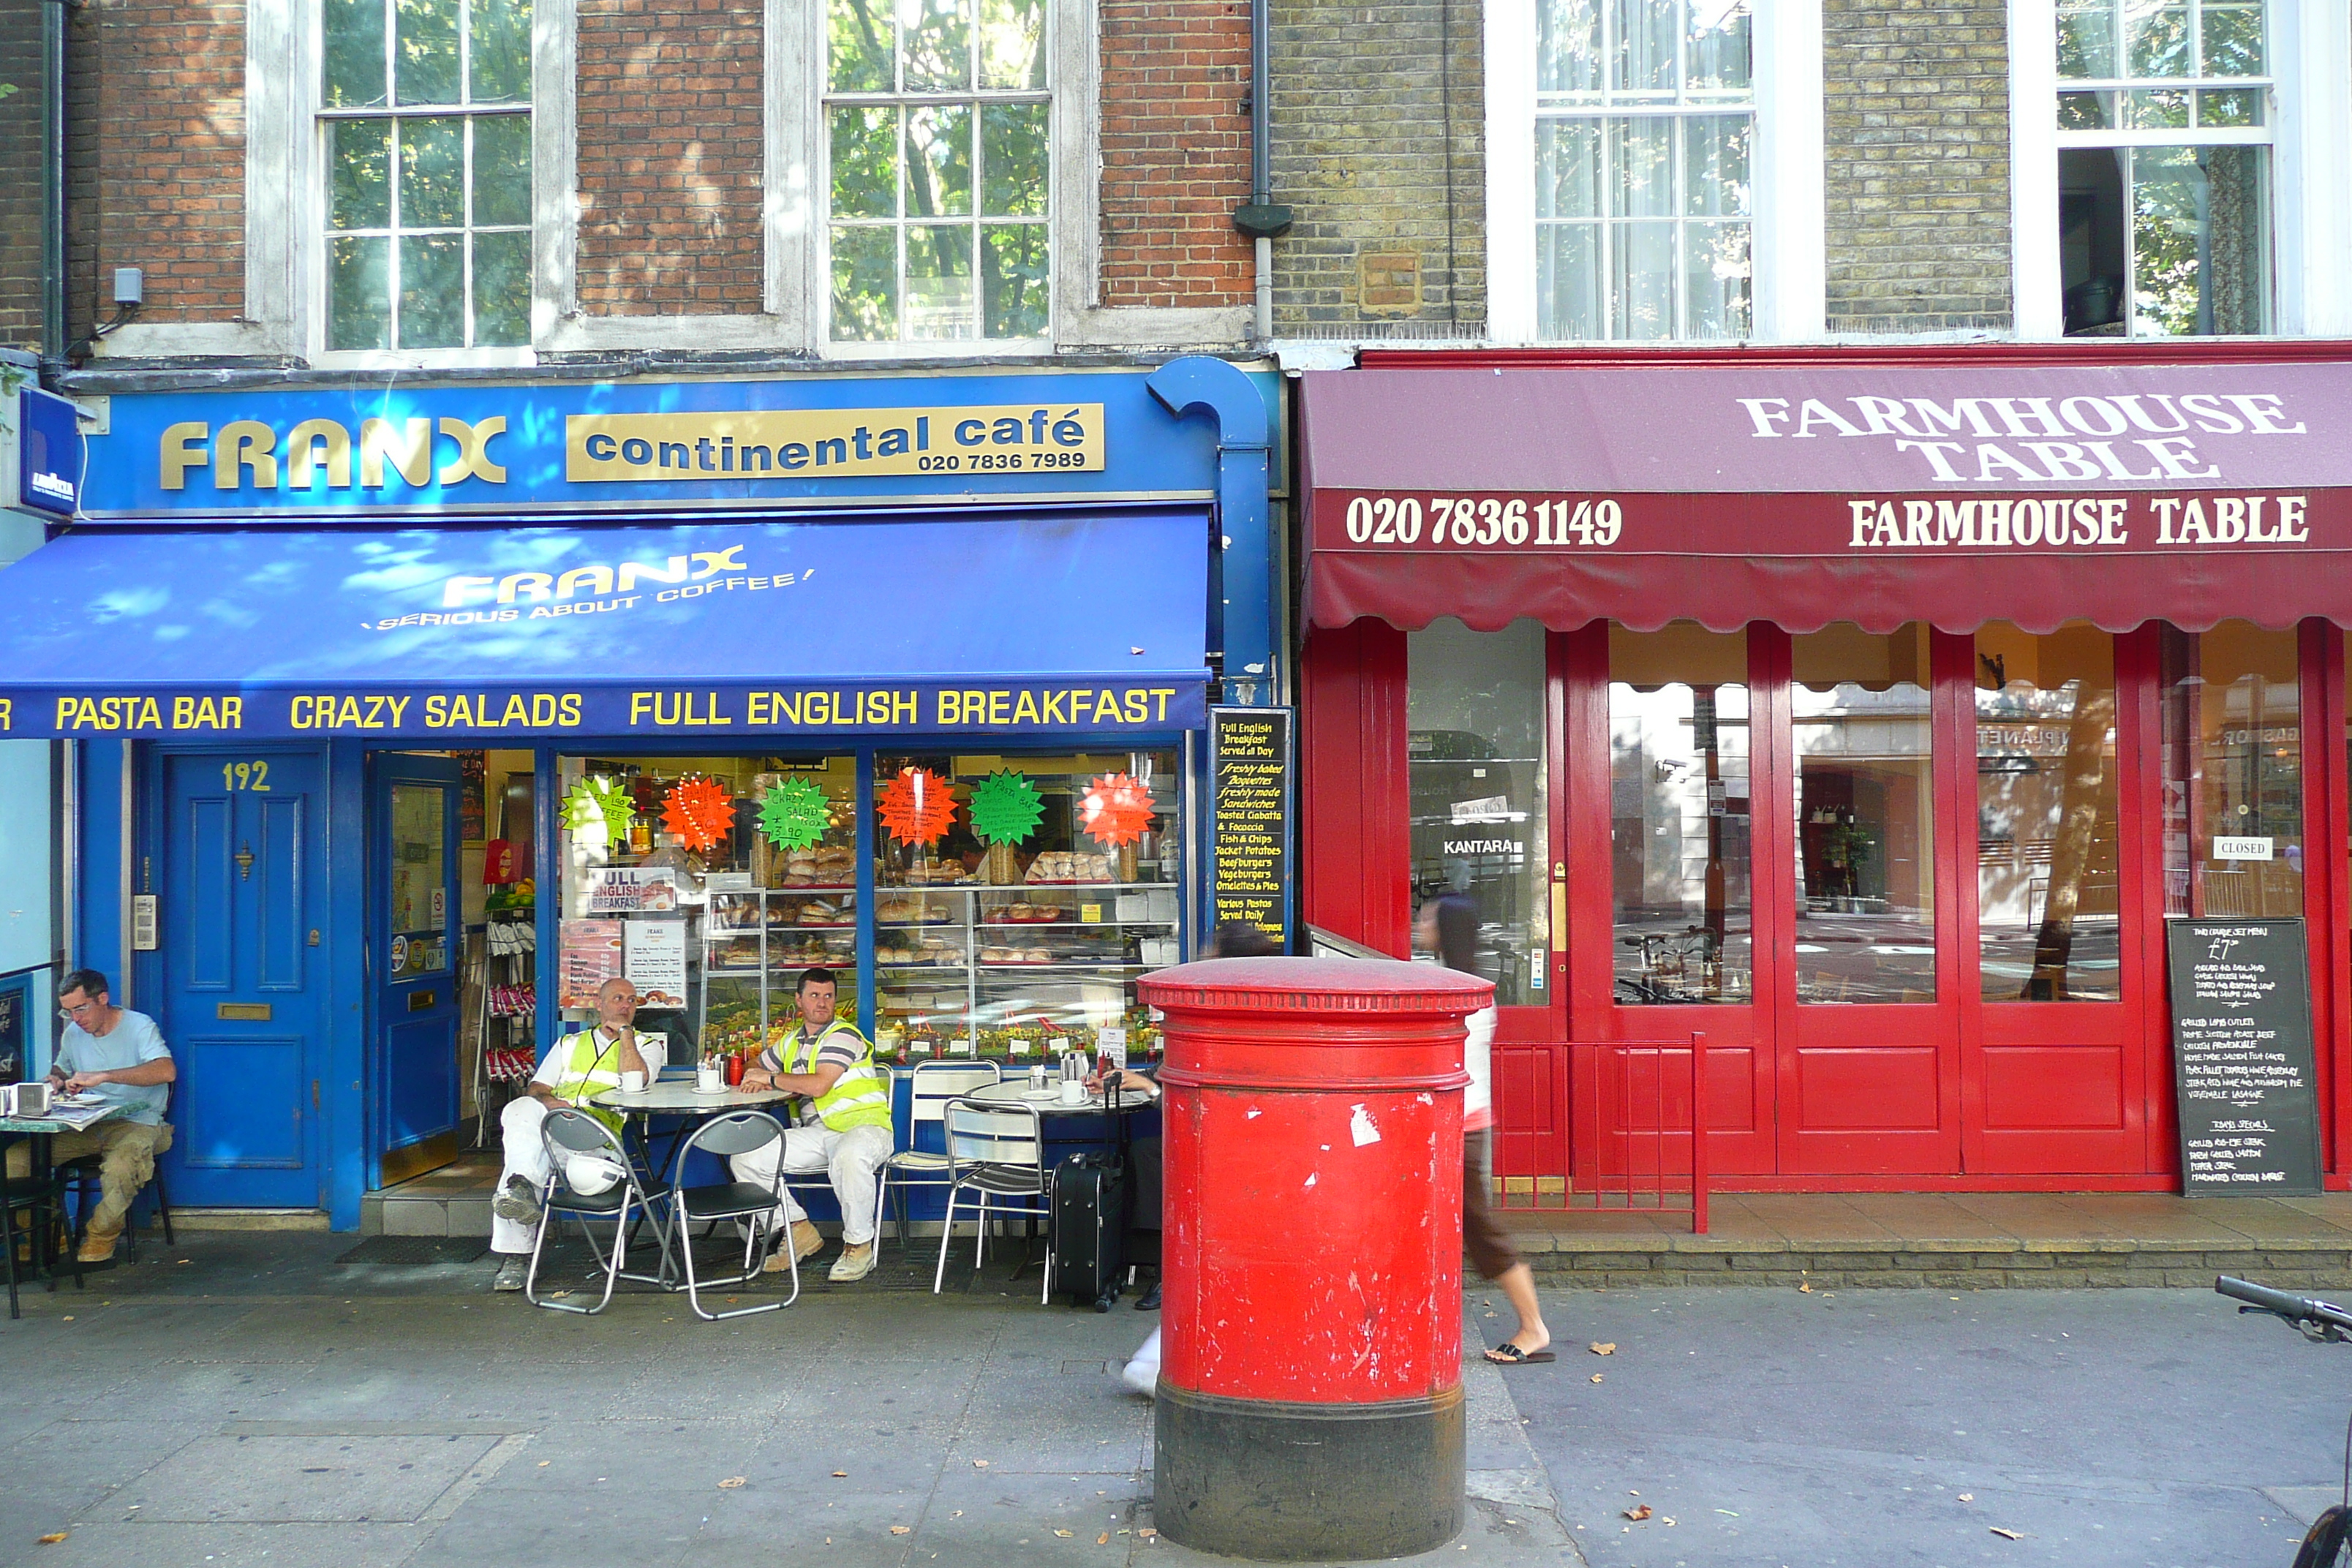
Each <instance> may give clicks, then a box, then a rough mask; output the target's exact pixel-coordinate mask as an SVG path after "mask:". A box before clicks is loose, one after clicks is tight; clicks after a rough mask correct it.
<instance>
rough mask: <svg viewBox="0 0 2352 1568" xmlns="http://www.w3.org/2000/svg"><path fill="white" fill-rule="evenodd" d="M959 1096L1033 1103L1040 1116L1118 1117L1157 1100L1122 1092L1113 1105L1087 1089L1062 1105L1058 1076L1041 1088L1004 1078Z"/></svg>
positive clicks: (1023, 1080) (1003, 1101)
mask: <svg viewBox="0 0 2352 1568" xmlns="http://www.w3.org/2000/svg"><path fill="white" fill-rule="evenodd" d="M962 1098H963V1099H965V1100H991V1101H993V1102H995V1103H996V1104H999V1105H1034V1106H1035V1107H1036V1108H1037V1113H1038V1114H1039V1115H1040V1116H1108V1115H1111V1114H1112V1113H1113V1112H1114V1111H1115V1112H1116V1113H1117V1114H1118V1115H1120V1116H1129V1115H1132V1114H1133V1113H1134V1112H1136V1111H1139V1110H1142V1109H1143V1108H1144V1107H1145V1106H1147V1105H1152V1104H1155V1103H1157V1100H1158V1097H1156V1096H1153V1097H1150V1098H1147V1097H1145V1096H1143V1095H1140V1094H1122V1095H1120V1096H1119V1097H1118V1105H1117V1106H1113V1105H1112V1104H1111V1103H1110V1100H1109V1099H1108V1097H1107V1096H1105V1095H1103V1094H1101V1093H1100V1092H1098V1091H1097V1092H1089V1093H1088V1094H1087V1097H1086V1099H1084V1100H1079V1101H1077V1102H1076V1104H1065V1103H1063V1100H1062V1089H1061V1079H1059V1078H1058V1077H1056V1078H1055V1079H1054V1080H1053V1081H1052V1082H1050V1083H1048V1084H1047V1085H1046V1086H1045V1088H1044V1089H1032V1088H1030V1087H1029V1080H1028V1079H1026V1078H1008V1079H1003V1080H1002V1081H1000V1082H997V1083H992V1084H986V1085H983V1086H982V1087H981V1088H979V1089H973V1090H972V1091H971V1093H970V1094H967V1095H964V1096H962Z"/></svg>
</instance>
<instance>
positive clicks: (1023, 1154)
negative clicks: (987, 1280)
mask: <svg viewBox="0 0 2352 1568" xmlns="http://www.w3.org/2000/svg"><path fill="white" fill-rule="evenodd" d="M944 1120H945V1121H946V1124H947V1132H948V1159H949V1161H950V1164H951V1166H952V1171H951V1173H950V1178H949V1182H948V1212H947V1217H946V1219H945V1220H944V1221H943V1222H942V1223H941V1224H940V1264H939V1268H937V1269H936V1270H934V1271H933V1273H932V1275H931V1294H932V1295H934V1296H936V1295H938V1294H939V1293H940V1288H941V1287H942V1286H943V1285H944V1284H945V1282H946V1280H947V1274H948V1242H949V1240H950V1238H951V1237H953V1236H954V1234H955V1215H956V1197H957V1195H958V1194H961V1193H963V1192H966V1191H970V1192H973V1193H977V1194H979V1196H980V1215H979V1218H980V1236H979V1238H978V1239H977V1241H976V1242H975V1244H974V1245H973V1247H972V1254H971V1267H972V1271H973V1272H974V1273H978V1272H979V1271H980V1266H981V1264H982V1262H984V1261H985V1260H986V1259H987V1257H988V1200H989V1199H990V1198H992V1197H994V1198H1006V1199H1010V1198H1023V1199H1028V1200H1033V1201H1034V1202H1035V1203H1036V1204H1037V1205H1038V1206H1036V1207H1034V1208H1032V1207H1029V1206H1027V1205H1024V1206H1022V1207H1020V1208H1013V1209H1007V1210H1003V1211H1000V1212H1006V1213H1013V1214H1020V1215H1043V1216H1044V1217H1045V1219H1046V1220H1047V1221H1048V1222H1049V1223H1050V1222H1051V1220H1052V1218H1053V1203H1052V1201H1051V1200H1052V1195H1053V1190H1054V1173H1052V1172H1051V1171H1049V1170H1047V1169H1046V1168H1045V1126H1044V1122H1043V1121H1042V1120H1041V1119H1040V1118H1039V1116H1038V1114H1037V1108H1036V1107H1035V1106H1034V1105H1016V1104H1012V1103H1008V1102H1005V1101H1001V1100H950V1101H948V1103H947V1107H946V1110H945V1114H944ZM1038 1299H1039V1300H1043V1301H1050V1300H1053V1299H1054V1248H1053V1246H1052V1244H1051V1243H1050V1242H1049V1243H1048V1244H1047V1246H1046V1247H1045V1289H1043V1291H1042V1292H1041V1293H1040V1294H1039V1297H1038Z"/></svg>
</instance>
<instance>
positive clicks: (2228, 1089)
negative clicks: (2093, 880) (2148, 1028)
mask: <svg viewBox="0 0 2352 1568" xmlns="http://www.w3.org/2000/svg"><path fill="white" fill-rule="evenodd" d="M2165 944H2166V949H2167V952H2168V956H2169V957H2170V960H2171V965H2170V967H2171V974H2172V1064H2173V1065H2172V1071H2173V1081H2174V1083H2175V1085H2176V1086H2177V1087H2178V1089H2179V1100H2180V1183H2181V1189H2180V1190H2181V1191H2182V1193H2184V1194H2187V1195H2189V1196H2190V1197H2200V1196H2211V1195H2214V1194H2221V1193H2279V1194H2289V1195H2297V1196H2300V1195H2308V1194H2315V1193H2317V1192H2318V1191H2319V1089H2318V1086H2317V1079H2316V1078H2315V1076H2314V1074H2313V1070H2312V1047H2311V964H2310V961H2309V956H2308V954H2307V952H2305V939H2304V930H2303V922H2302V921H2299V920H2279V921H2247V920H2205V921H2187V920H2176V921H2166V922H2165Z"/></svg>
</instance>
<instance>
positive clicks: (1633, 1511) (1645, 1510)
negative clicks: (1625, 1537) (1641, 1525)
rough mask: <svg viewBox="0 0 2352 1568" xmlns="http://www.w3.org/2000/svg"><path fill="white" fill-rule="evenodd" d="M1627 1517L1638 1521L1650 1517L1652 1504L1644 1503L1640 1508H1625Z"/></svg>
mask: <svg viewBox="0 0 2352 1568" xmlns="http://www.w3.org/2000/svg"><path fill="white" fill-rule="evenodd" d="M1625 1517H1626V1518H1627V1519H1630V1520H1633V1521H1635V1522H1637V1523H1638V1522H1639V1521H1643V1520H1645V1519H1647V1518H1649V1517H1650V1505H1649V1504H1648V1503H1643V1504H1642V1505H1641V1506H1639V1507H1638V1508H1629V1509H1627V1510H1625Z"/></svg>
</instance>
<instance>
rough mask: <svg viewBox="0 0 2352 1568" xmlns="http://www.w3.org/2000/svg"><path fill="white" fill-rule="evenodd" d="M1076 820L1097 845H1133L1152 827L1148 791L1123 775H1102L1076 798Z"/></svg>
mask: <svg viewBox="0 0 2352 1568" xmlns="http://www.w3.org/2000/svg"><path fill="white" fill-rule="evenodd" d="M1078 820H1079V822H1080V823H1081V825H1083V826H1085V828H1086V830H1087V837H1089V838H1091V839H1093V840H1094V841H1095V842H1096V843H1097V844H1103V845H1108V846H1112V847H1118V846H1119V845H1125V844H1132V843H1134V842H1135V841H1136V840H1137V839H1138V838H1140V837H1142V836H1143V830H1144V829H1145V828H1147V827H1149V826H1151V791H1150V788H1149V787H1148V786H1146V785H1145V784H1141V783H1139V782H1138V781H1137V780H1135V779H1133V778H1130V777H1129V775H1127V774H1126V773H1104V774H1102V775H1101V776H1100V777H1098V778H1097V779H1096V780H1095V781H1094V782H1093V783H1091V784H1088V785H1087V793H1086V794H1084V795H1080V796H1079V797H1078Z"/></svg>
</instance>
